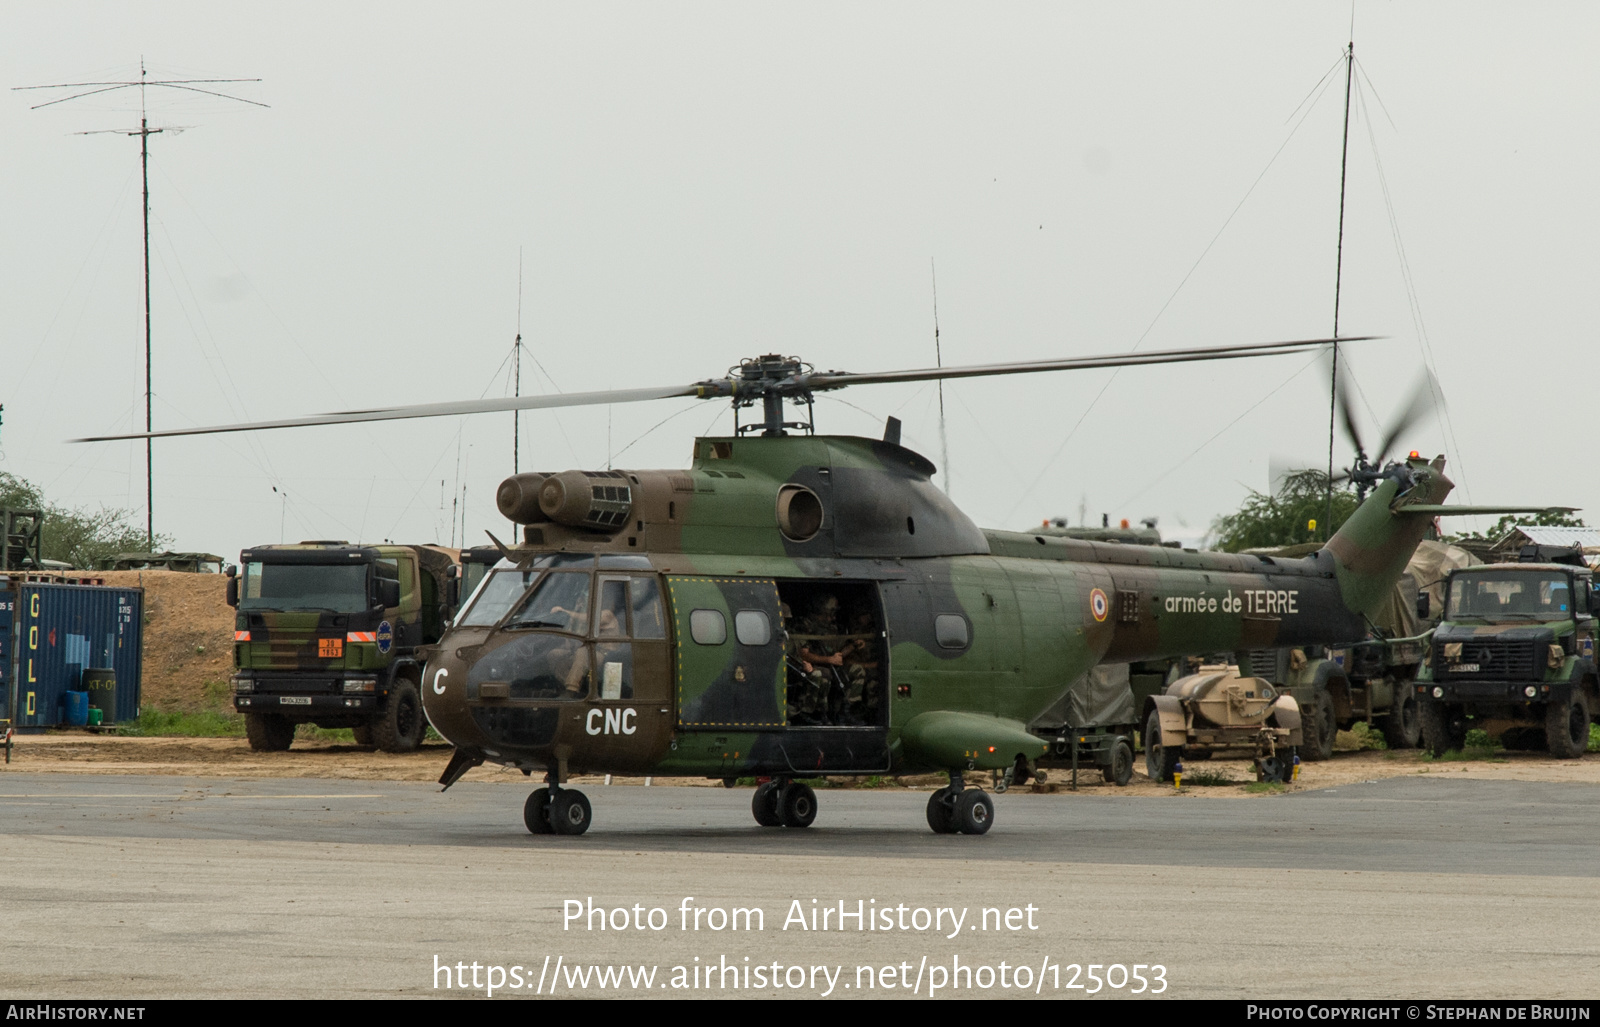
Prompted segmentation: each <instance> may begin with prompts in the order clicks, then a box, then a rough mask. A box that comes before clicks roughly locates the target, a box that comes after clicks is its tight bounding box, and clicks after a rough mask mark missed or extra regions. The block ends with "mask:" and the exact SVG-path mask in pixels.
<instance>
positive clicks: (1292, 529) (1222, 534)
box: [1211, 470, 1357, 553]
mask: <svg viewBox="0 0 1600 1027" xmlns="http://www.w3.org/2000/svg"><path fill="white" fill-rule="evenodd" d="M1356 506H1357V503H1356V497H1355V496H1354V495H1352V494H1351V493H1350V492H1348V491H1346V490H1344V489H1338V490H1335V491H1334V493H1333V523H1332V524H1327V523H1324V522H1326V521H1327V513H1328V476H1327V475H1326V474H1324V473H1323V472H1322V471H1317V470H1305V471H1294V472H1292V473H1290V474H1288V475H1286V476H1285V477H1284V479H1283V483H1282V484H1281V485H1279V486H1278V491H1277V493H1276V494H1275V495H1270V496H1269V495H1267V494H1266V493H1263V492H1257V491H1255V490H1254V489H1252V490H1251V491H1250V495H1249V496H1247V497H1246V498H1245V501H1244V504H1243V505H1242V506H1240V507H1239V511H1238V512H1237V513H1231V514H1224V515H1223V516H1221V517H1218V518H1217V519H1216V520H1214V521H1212V522H1211V544H1212V545H1213V546H1214V547H1215V548H1217V549H1220V550H1222V551H1224V552H1228V553H1237V552H1239V551H1240V550H1242V549H1258V548H1267V547H1275V546H1292V545H1298V544H1300V543H1303V542H1321V541H1323V540H1324V539H1326V538H1328V537H1330V536H1331V535H1332V534H1333V532H1335V531H1338V530H1339V526H1340V525H1342V524H1344V522H1345V521H1346V520H1348V519H1349V518H1350V515H1351V514H1353V513H1355V511H1356ZM1312 521H1315V522H1316V524H1317V527H1316V529H1315V530H1312V529H1311V527H1310V526H1309V525H1310V523H1311V522H1312Z"/></svg>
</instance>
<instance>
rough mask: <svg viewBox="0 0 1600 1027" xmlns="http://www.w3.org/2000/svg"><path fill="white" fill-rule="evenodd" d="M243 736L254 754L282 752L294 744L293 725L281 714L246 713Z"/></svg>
mask: <svg viewBox="0 0 1600 1027" xmlns="http://www.w3.org/2000/svg"><path fill="white" fill-rule="evenodd" d="M244 734H245V737H246V738H248V739H250V748H252V749H254V750H255V751H256V752H283V751H284V750H286V749H288V748H289V746H290V745H292V744H293V743H294V724H293V723H291V722H290V720H289V718H288V717H285V716H284V715H283V714H281V713H246V714H245V715H244Z"/></svg>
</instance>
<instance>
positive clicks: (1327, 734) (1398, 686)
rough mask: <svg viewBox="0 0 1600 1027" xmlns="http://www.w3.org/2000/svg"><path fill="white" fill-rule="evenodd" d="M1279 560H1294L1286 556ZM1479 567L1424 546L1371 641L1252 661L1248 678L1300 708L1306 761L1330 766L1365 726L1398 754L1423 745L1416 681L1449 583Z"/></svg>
mask: <svg viewBox="0 0 1600 1027" xmlns="http://www.w3.org/2000/svg"><path fill="white" fill-rule="evenodd" d="M1258 555H1265V553H1262V554H1258ZM1279 555H1284V556H1290V555H1295V554H1294V551H1293V550H1292V549H1286V550H1282V551H1279ZM1267 558H1268V559H1272V558H1273V557H1270V556H1269V557H1267ZM1477 562H1478V559H1477V557H1475V556H1473V555H1472V554H1471V553H1469V552H1467V551H1466V550H1465V549H1462V548H1460V547H1458V546H1453V545H1448V544H1446V543H1444V542H1437V541H1431V540H1425V541H1423V542H1422V543H1421V544H1419V545H1418V546H1417V551H1416V553H1415V554H1414V555H1413V556H1412V558H1411V560H1410V562H1409V563H1408V564H1407V565H1406V571H1405V573H1404V574H1402V575H1401V576H1400V580H1399V581H1398V582H1397V583H1396V584H1395V587H1394V590H1393V592H1392V593H1391V594H1390V596H1389V601H1388V602H1387V603H1385V604H1384V608H1383V609H1382V610H1381V611H1379V613H1378V614H1377V615H1376V616H1375V617H1374V618H1373V619H1372V621H1371V622H1370V624H1369V634H1368V637H1367V638H1366V639H1365V640H1364V641H1361V642H1356V643H1352V644H1350V645H1346V646H1339V647H1332V648H1323V647H1321V646H1304V647H1301V648H1298V649H1272V650H1260V651H1256V652H1252V653H1250V654H1249V658H1250V663H1251V667H1250V670H1249V672H1248V673H1251V674H1254V675H1256V676H1258V677H1263V678H1265V679H1267V680H1268V681H1270V682H1272V683H1273V684H1274V685H1276V686H1277V687H1278V688H1279V690H1281V691H1283V692H1287V693H1288V694H1289V695H1291V696H1293V697H1294V699H1295V702H1296V703H1298V704H1299V706H1300V722H1301V729H1302V739H1303V740H1302V743H1301V745H1300V746H1299V754H1300V758H1301V759H1303V760H1325V759H1330V758H1331V757H1332V756H1333V742H1334V736H1335V735H1336V734H1338V732H1339V731H1341V730H1349V729H1350V728H1352V727H1354V726H1355V725H1356V724H1358V723H1365V724H1367V725H1368V726H1369V727H1373V728H1376V729H1378V730H1380V731H1382V733H1383V737H1384V740H1385V742H1386V743H1387V744H1388V746H1389V748H1391V749H1415V748H1416V747H1417V746H1418V745H1420V744H1421V740H1422V721H1421V713H1420V707H1419V705H1418V702H1417V697H1416V689H1415V681H1416V678H1417V675H1418V673H1419V672H1420V671H1421V669H1422V666H1423V661H1424V659H1425V658H1426V656H1427V652H1428V645H1429V640H1430V638H1431V637H1432V631H1433V628H1434V625H1435V624H1437V623H1438V621H1439V617H1440V614H1441V612H1442V610H1443V607H1444V602H1443V600H1444V582H1445V580H1446V579H1447V576H1448V575H1449V574H1450V573H1451V572H1452V571H1453V570H1455V569H1458V568H1462V567H1468V566H1471V565H1473V564H1475V563H1477ZM1243 672H1244V671H1243V670H1242V669H1241V673H1243Z"/></svg>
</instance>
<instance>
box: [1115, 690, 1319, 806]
mask: <svg viewBox="0 0 1600 1027" xmlns="http://www.w3.org/2000/svg"><path fill="white" fill-rule="evenodd" d="M1143 714H1144V759H1145V771H1146V773H1147V774H1148V775H1149V776H1150V780H1152V781H1171V780H1172V779H1173V774H1174V773H1175V772H1176V771H1177V768H1178V763H1179V760H1180V759H1182V758H1183V757H1184V756H1189V757H1190V758H1192V759H1209V758H1210V757H1211V756H1212V755H1214V754H1216V753H1223V752H1250V753H1254V759H1255V766H1256V778H1257V780H1262V781H1288V780H1290V778H1291V776H1292V770H1293V766H1294V756H1295V748H1296V747H1297V746H1299V745H1300V744H1301V740H1302V739H1301V734H1300V728H1301V725H1300V707H1299V704H1298V703H1296V702H1295V700H1294V697H1293V696H1291V695H1289V694H1287V693H1285V692H1282V691H1280V690H1278V689H1276V688H1274V687H1273V686H1272V683H1271V682H1269V681H1267V680H1265V679H1263V678H1258V677H1253V676H1251V675H1249V674H1246V673H1241V672H1240V668H1239V667H1237V666H1234V665H1229V664H1209V665H1205V666H1202V667H1200V668H1199V670H1198V671H1196V672H1195V673H1193V674H1186V675H1184V676H1183V677H1181V678H1178V679H1177V680H1176V681H1174V682H1173V683H1172V684H1171V685H1168V686H1167V689H1166V691H1165V692H1163V693H1162V694H1160V695H1152V696H1150V697H1149V698H1148V699H1146V700H1145V704H1144V710H1143Z"/></svg>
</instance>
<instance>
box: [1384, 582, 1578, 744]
mask: <svg viewBox="0 0 1600 1027" xmlns="http://www.w3.org/2000/svg"><path fill="white" fill-rule="evenodd" d="M1536 555H1537V556H1541V557H1546V558H1547V557H1548V554H1545V553H1539V554H1536ZM1597 609H1600V603H1597V601H1596V597H1595V594H1594V579H1593V572H1591V571H1590V570H1589V568H1588V567H1586V566H1584V565H1583V564H1582V561H1581V560H1573V561H1571V562H1561V563H1546V562H1519V563H1501V564H1485V565H1483V566H1479V567H1469V568H1462V569H1458V570H1455V571H1452V572H1451V573H1450V577H1449V579H1448V582H1447V586H1446V593H1445V610H1444V618H1443V620H1442V621H1441V622H1440V624H1439V627H1438V629H1437V630H1436V631H1435V632H1434V634H1433V641H1432V644H1431V646H1430V647H1429V651H1428V653H1427V656H1426V662H1425V663H1424V665H1423V667H1422V670H1421V672H1420V673H1419V674H1418V675H1417V681H1416V690H1417V698H1418V701H1419V702H1420V704H1421V719H1422V733H1423V743H1424V745H1426V746H1427V747H1428V748H1429V749H1431V750H1433V752H1434V753H1435V755H1442V754H1443V753H1444V752H1445V751H1446V750H1448V749H1459V748H1461V746H1462V745H1463V744H1464V742H1465V739H1466V733H1467V731H1468V730H1470V729H1473V728H1481V729H1482V730H1484V731H1486V732H1487V733H1488V734H1489V736H1490V737H1491V738H1498V739H1500V741H1501V744H1503V745H1504V746H1505V747H1506V748H1508V749H1548V750H1549V752H1550V754H1551V755H1552V756H1555V757H1557V758H1561V759H1571V758H1574V757H1576V756H1579V755H1581V754H1582V753H1583V752H1584V750H1585V749H1586V748H1587V747H1588V743H1589V723H1590V715H1591V713H1592V711H1593V710H1594V709H1595V708H1596V706H1597V705H1600V691H1597V685H1596V673H1595V662H1594V634H1595V611H1596V610H1597Z"/></svg>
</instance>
